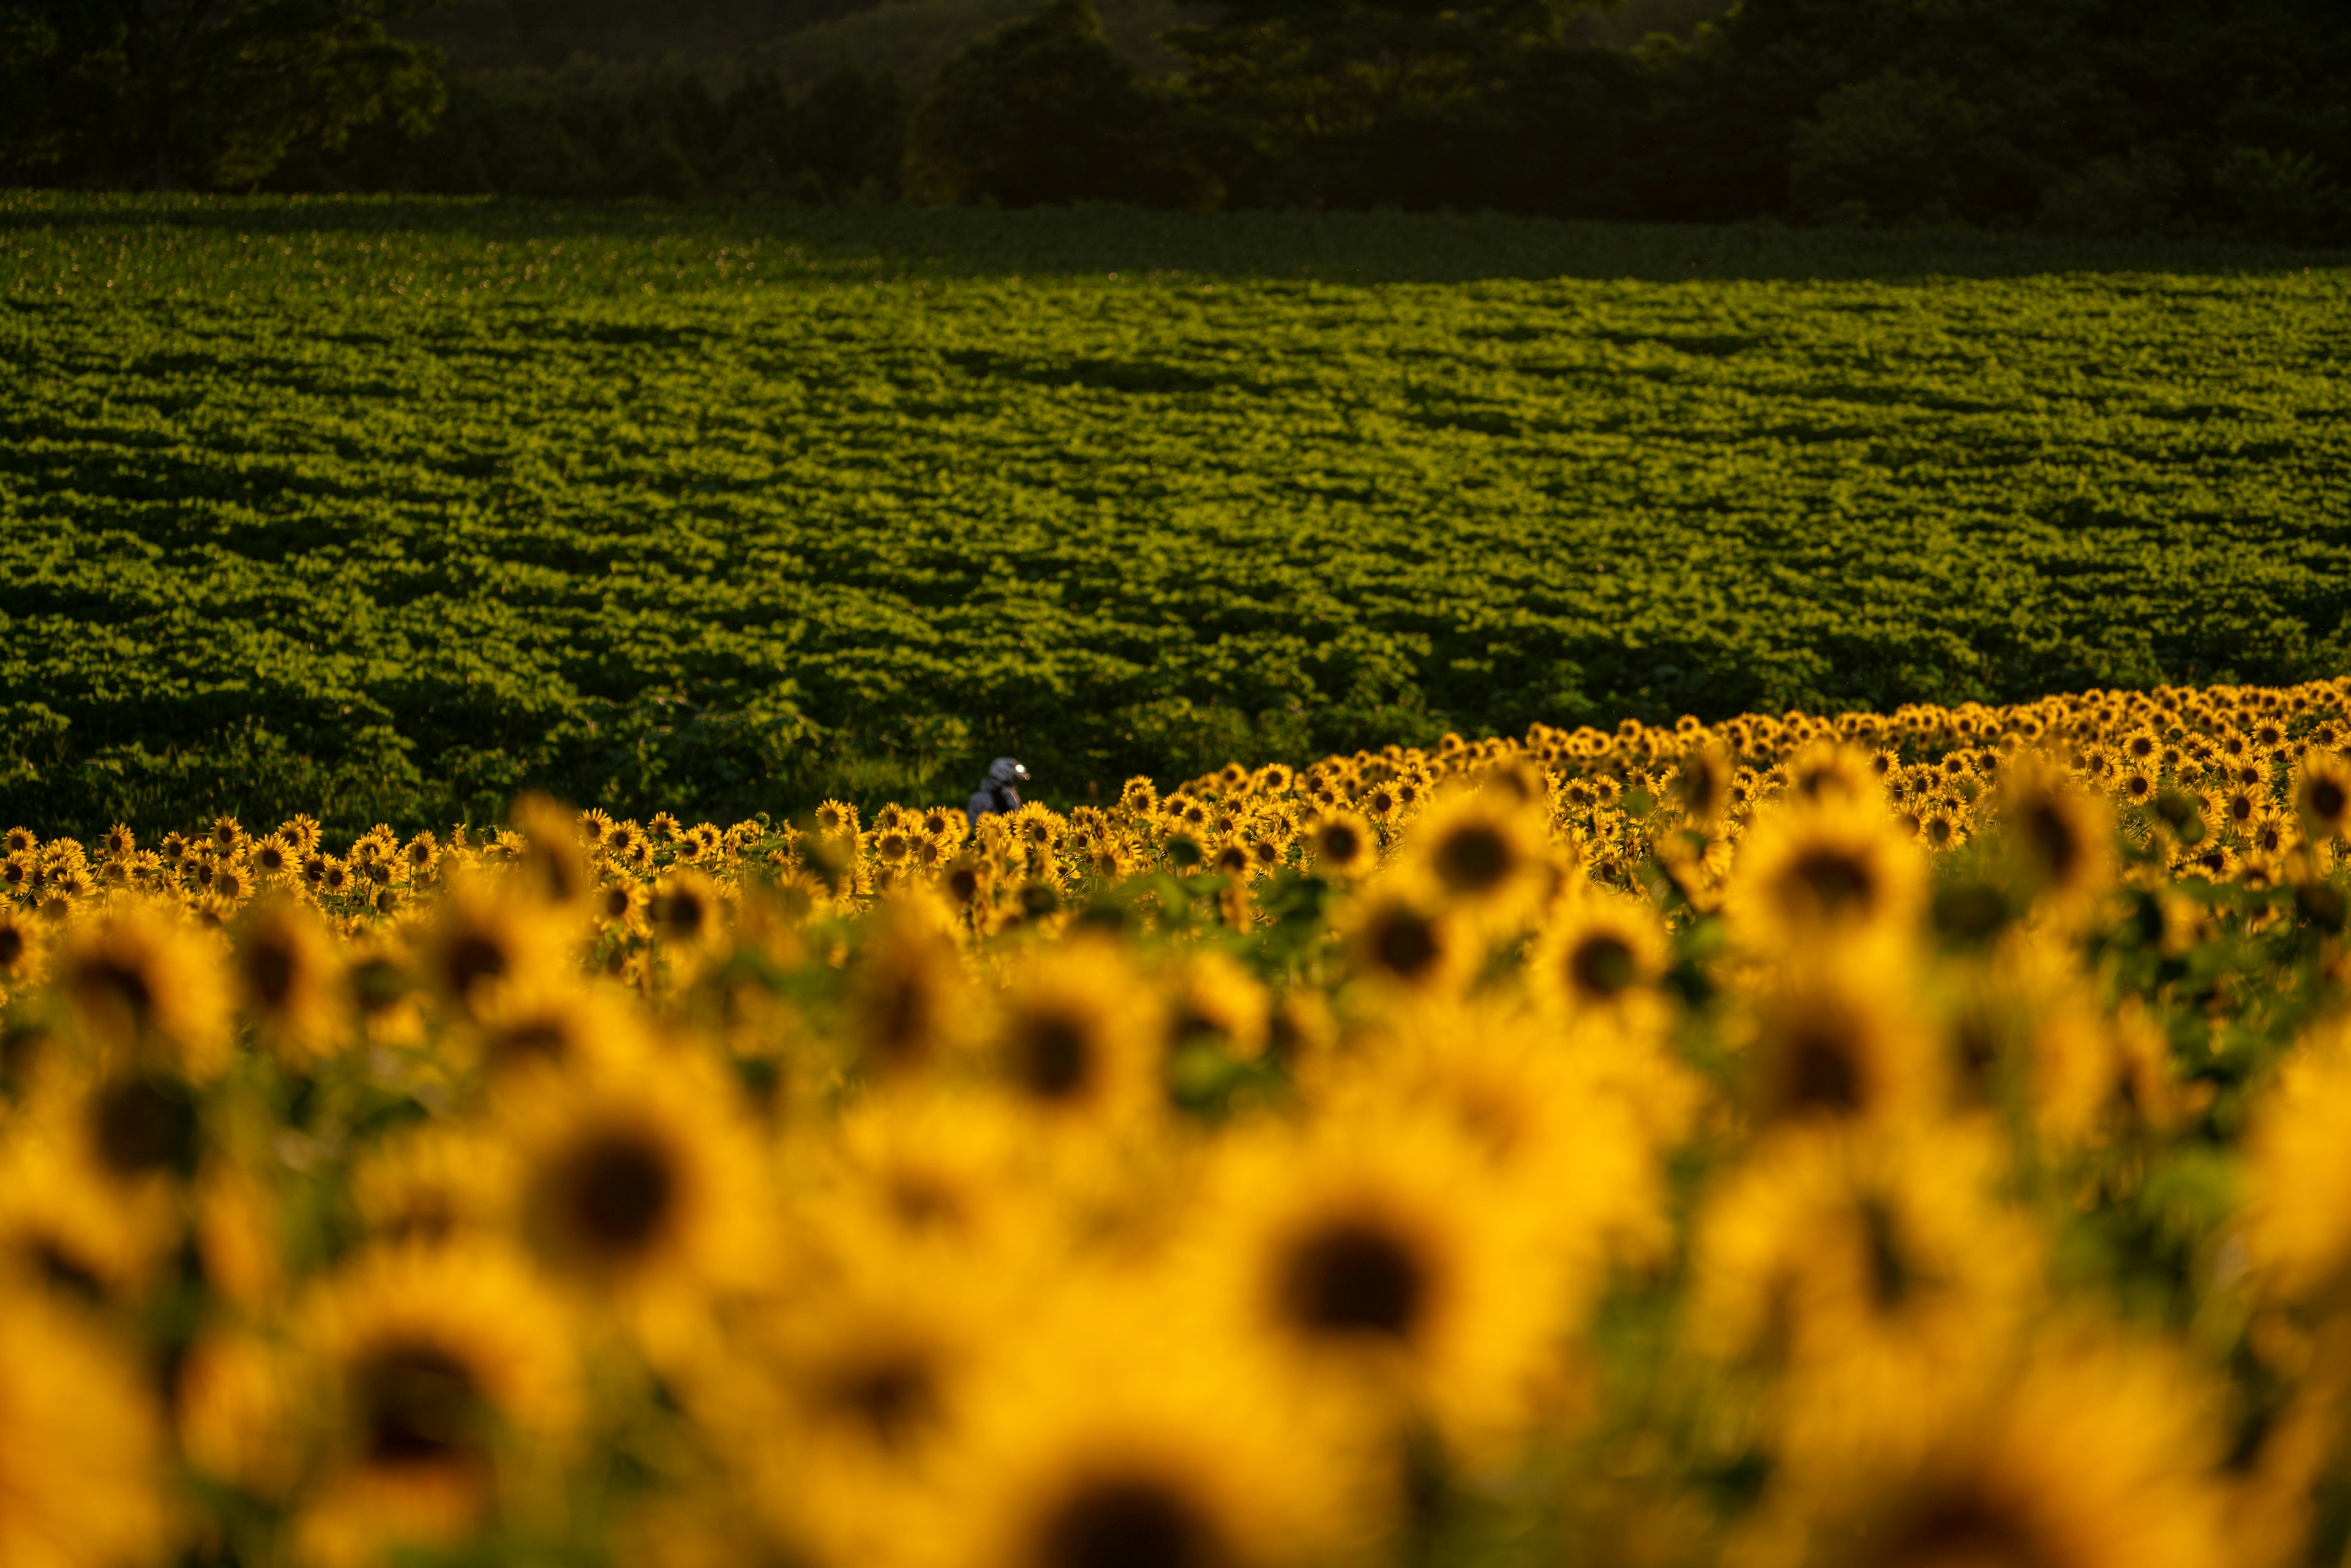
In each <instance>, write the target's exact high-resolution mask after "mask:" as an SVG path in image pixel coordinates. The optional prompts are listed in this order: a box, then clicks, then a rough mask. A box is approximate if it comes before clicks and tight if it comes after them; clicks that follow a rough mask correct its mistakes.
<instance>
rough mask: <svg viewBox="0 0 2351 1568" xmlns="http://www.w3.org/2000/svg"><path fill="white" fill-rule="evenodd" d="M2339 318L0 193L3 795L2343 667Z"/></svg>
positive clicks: (1171, 760)
mask: <svg viewBox="0 0 2351 1568" xmlns="http://www.w3.org/2000/svg"><path fill="white" fill-rule="evenodd" d="M2346 323H2351V271H2346V268H2345V267H2344V265H2343V259H2342V257H2340V256H2331V255H2328V254H2326V253H2311V252H2267V251H2259V250H2229V249H2221V248H2215V247H2210V246H2111V245H2110V246H2085V245H2061V244H2054V243H2051V242H2043V241H2035V240H2029V239H2022V238H2015V237H2010V238H2004V239H1991V238H1983V237H1980V236H1979V237H1968V236H1954V235H1840V234H1831V233H1821V232H1786V231H1772V230H1768V229H1761V228H1735V229H1719V228H1715V229H1708V228H1696V227H1692V228H1687V229H1674V228H1639V227H1608V226H1602V225H1562V224H1550V223H1539V222H1532V221H1527V220H1512V219H1501V218H1477V217H1468V216H1464V217H1459V218H1452V219H1444V218H1437V217H1407V216H1402V215H1390V216H1379V215H1373V214H1354V215H1348V214H1222V215H1218V216H1216V217H1214V218H1188V217H1185V216H1182V215H1178V214H1136V213H1129V212H1120V211H1116V210H1090V211H1075V212H1064V213H994V214H990V213H980V212H952V213H936V214H926V213H922V212H915V211H903V210H889V211H883V212H877V213H871V214H858V213H842V212H833V213H808V212H798V211H794V210H791V209H776V208H771V207H767V206H756V205H740V206H731V207H696V208H669V207H658V206H639V205H605V206H596V205H582V206H549V205H538V204H496V203H462V202H390V201H350V202H313V203H306V204H298V203H288V202H284V201H277V202H272V201H258V200H257V201H229V200H217V199H215V200H199V199H193V198H183V199H173V200H165V199H161V198H156V199H121V198H103V197H97V196H72V195H62V196H60V195H37V194H16V195H7V196H0V364H5V367H6V374H5V375H0V819H5V820H6V821H26V822H30V823H32V824H34V825H35V826H36V827H37V828H38V829H39V830H40V831H43V832H44V833H57V832H70V833H74V834H77V835H78V836H79V837H82V838H84V839H86V840H87V839H94V838H95V837H96V836H97V835H98V834H99V833H100V832H102V831H104V830H105V829H106V828H107V827H108V826H109V825H110V823H112V822H113V821H118V820H120V821H128V822H131V823H132V824H133V825H134V826H139V827H142V828H149V829H155V830H160V829H162V828H163V827H166V826H169V825H171V824H172V823H175V822H183V821H193V820H195V819H198V818H200V817H201V818H209V817H211V816H214V815H216V814H219V813H221V812H224V811H226V812H230V813H232V814H237V815H241V816H244V817H246V818H248V819H252V820H263V819H266V820H267V821H279V820H281V819H283V818H284V817H287V816H290V815H292V814H294V813H295V812H298V811H307V812H310V813H312V814H314V815H317V816H319V818H320V820H321V821H325V822H327V823H328V824H329V825H330V826H334V827H337V828H339V829H342V830H347V831H359V830H363V829H365V828H367V827H368V826H370V825H371V824H372V823H374V822H377V821H389V822H392V823H393V824H394V825H395V826H398V827H401V828H402V829H403V830H404V831H413V830H414V829H416V828H419V827H423V826H427V825H432V824H436V823H445V822H448V821H457V820H466V821H474V822H476V823H482V822H494V821H498V820H501V819H502V817H503V813H504V810H505V806H506V803H507V800H509V799H510V798H511V797H512V795H514V794H515V793H517V791H519V790H521V789H527V788H533V787H536V788H539V789H546V790H549V792H552V793H554V794H557V795H559V796H561V797H562V798H565V799H568V800H596V801H599V802H601V803H603V804H606V805H608V806H611V807H612V808H614V809H616V810H622V811H623V812H624V813H627V814H633V815H637V816H646V817H649V816H650V815H652V814H653V812H655V811H657V810H670V811H674V812H677V813H680V814H684V813H688V812H693V813H697V814H702V815H707V816H710V817H712V818H714V819H716V820H719V821H734V820H736V819H737V818H740V817H744V816H748V815H750V814H751V813H753V812H755V811H757V810H773V809H775V808H776V806H777V804H778V802H779V801H786V800H789V801H797V802H806V801H810V800H818V799H821V798H823V797H824V796H826V795H839V796H841V798H843V799H847V800H854V801H856V802H857V803H858V804H860V805H861V806H862V807H864V808H865V809H866V810H868V811H871V810H873V809H874V808H875V807H878V806H879V805H881V804H882V803H883V801H885V800H891V799H897V800H940V799H949V800H956V799H961V798H962V797H963V795H964V793H965V792H966V791H967V790H968V789H969V788H970V786H971V780H972V779H973V778H976V777H977V774H978V772H979V770H980V769H982V768H985V767H986V765H987V760H988V759H989V758H992V757H996V756H1001V755H1007V754H1009V755H1015V756H1019V758H1022V760H1023V761H1025V762H1027V763H1028V764H1029V766H1030V768H1031V770H1032V771H1033V772H1034V773H1035V775H1036V777H1037V779H1039V781H1040V785H1041V786H1042V787H1043V788H1044V789H1046V790H1047V791H1048V792H1049V798H1050V800H1052V801H1053V802H1054V803H1056V804H1059V805H1061V806H1064V807H1067V806H1072V805H1076V804H1079V803H1081V802H1092V803H1094V804H1102V803H1104V802H1105V801H1107V800H1108V799H1110V798H1111V797H1113V796H1114V795H1115V794H1116V792H1117V789H1118V788H1119V781H1120V780H1122V779H1125V778H1127V777H1129V776H1131V775H1133V774H1136V773H1148V774H1151V775H1153V776H1154V777H1155V778H1158V779H1161V780H1163V782H1164V781H1165V780H1167V779H1174V778H1177V777H1182V776H1185V775H1187V774H1191V773H1194V772H1197V771H1201V770H1203V769H1206V768H1211V767H1215V766H1217V765H1219V764H1221V763H1223V762H1224V761H1225V760H1227V759H1228V758H1236V757H1238V758H1243V759H1244V760H1247V761H1249V762H1250V763H1251V764H1252V765H1255V764H1259V763H1264V762H1268V761H1273V760H1282V761H1287V762H1289V763H1291V764H1293V765H1299V764H1303V763H1305V762H1307V761H1310V760H1311V759H1312V758H1315V757H1317V756H1321V755H1323V754H1325V753H1328V752H1332V751H1340V752H1346V751H1353V750H1354V749H1355V748H1357V747H1379V746H1381V745H1384V744H1386V743H1389V742H1396V743H1399V744H1415V745H1420V746H1423V747H1429V746H1433V745H1435V743H1436V742H1437V737H1439V736H1441V735H1443V734H1444V733H1446V732H1447V731H1448V730H1450V731H1454V732H1457V733H1459V734H1461V735H1465V736H1479V735H1488V734H1520V733H1523V732H1524V731H1525V729H1526V727H1527V726H1528V725H1530V724H1531V723H1534V722H1537V721H1541V722H1543V723H1548V724H1559V725H1565V726H1567V727H1574V726H1576V725H1578V724H1584V723H1590V724H1595V725H1613V724H1614V723H1616V722H1617V721H1618V720H1619V719H1620V718H1622V717H1625V716H1628V715H1630V716H1637V717H1640V718H1642V719H1644V720H1646V721H1648V722H1651V723H1670V722H1672V721H1673V720H1674V719H1675V718H1676V717H1677V716H1680V715H1681V714H1683V713H1692V714H1696V715H1698V716H1700V717H1703V718H1707V719H1710V720H1719V719H1725V718H1728V717H1729V716H1732V715H1734V714H1736V713H1739V712H1740V711H1744V710H1753V711H1759V712H1769V713H1782V712H1785V711H1786V710H1787V709H1789V708H1792V707H1794V708H1801V709H1803V710H1806V711H1813V712H1834V711H1840V710H1843V709H1845V708H1849V707H1870V708H1874V709H1876V711H1879V712H1881V713H1884V712H1890V711H1892V710H1893V709H1894V708H1895V707H1896V706H1899V705H1900V704H1902V703H1904V702H1909V701H1936V702H1943V703H1956V702H1959V701H1960V700H1962V699H1965V698H1975V699H1978V700H1981V701H1987V702H1990V701H2001V700H2006V701H2020V700H2024V699H2028V698H2031V697H2034V696H2037V695H2040V694H2042V693H2043V692H2048V691H2062V690H2075V689H2081V688H2085V687H2089V686H2113V685H2131V686H2144V685H2154V684H2156V683H2158V682H2162V681H2166V680H2169V681H2179V682H2212V681H2260V682H2264V683H2272V684H2274V683H2282V682H2290V681H2294V680H2300V679H2304V678H2307V677H2310V676H2314V675H2329V674H2336V673H2339V672H2340V671H2342V670H2344V669H2346V668H2351V647H2346V642H2345V638H2346V630H2345V628H2346V615H2351V596H2347V595H2351V588H2346V574H2345V573H2344V572H2343V571H2342V570H2341V569H2340V568H2341V562H2342V561H2343V559H2346V555H2351V510H2346V507H2351V502H2346V486H2344V485H2343V484H2342V482H2341V476H2342V475H2343V474H2344V473H2345V472H2346V471H2351V402H2346V392H2345V385H2344V378H2343V376H2342V374H2341V366H2342V364H2343V362H2344V361H2345V359H2346V355H2351V326H2347V325H2346ZM1090 789H1091V791H1092V792H1091V793H1090V792H1089V791H1090Z"/></svg>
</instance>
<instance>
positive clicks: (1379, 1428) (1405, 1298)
mask: <svg viewBox="0 0 2351 1568" xmlns="http://www.w3.org/2000/svg"><path fill="white" fill-rule="evenodd" d="M1217 1161H1218V1163H1217V1171H1216V1173H1215V1176H1214V1177H1213V1178H1212V1182H1211V1187H1210V1191H1211V1196H1210V1197H1209V1198H1208V1199H1207V1202H1206V1203H1205V1204H1204V1206H1203V1208H1202V1213H1201V1217H1200V1219H1199V1221H1198V1224H1199V1234H1200V1235H1201V1236H1202V1237H1203V1238H1204V1239H1212V1240H1213V1249H1210V1250H1206V1251H1204V1253H1203V1256H1202V1257H1201V1259H1200V1260H1199V1261H1198V1262H1197V1263H1196V1264H1195V1265H1194V1268H1195V1270H1196V1278H1195V1280H1194V1281H1193V1282H1192V1284H1191V1285H1190V1287H1189V1288H1191V1289H1195V1290H1198V1291H1201V1292H1202V1296H1201V1298H1200V1299H1201V1301H1202V1303H1203V1307H1204V1310H1205V1311H1206V1312H1207V1314H1208V1316H1207V1320H1206V1321H1207V1322H1208V1323H1209V1324H1211V1325H1213V1327H1212V1330H1211V1332H1214V1333H1219V1334H1222V1335H1228V1336H1230V1337H1231V1339H1232V1340H1233V1341H1234V1343H1237V1344H1238V1345H1241V1346H1243V1347H1246V1354H1247V1355H1248V1357H1249V1360H1250V1361H1252V1362H1254V1363H1255V1364H1257V1365H1259V1367H1261V1368H1262V1371H1260V1372H1254V1373H1249V1374H1246V1375H1249V1376H1251V1377H1263V1378H1267V1379H1270V1380H1272V1381H1271V1383H1270V1385H1269V1386H1270V1388H1271V1389H1273V1390H1276V1391H1282V1390H1286V1391H1288V1392H1287V1393H1286V1394H1285V1395H1284V1397H1285V1398H1286V1399H1288V1400H1290V1401H1295V1402H1298V1403H1299V1404H1300V1406H1301V1408H1302V1409H1305V1410H1308V1411H1310V1412H1312V1413H1314V1414H1315V1415H1316V1416H1317V1417H1318V1418H1328V1419H1331V1420H1333V1421H1336V1422H1337V1423H1339V1425H1340V1426H1341V1427H1342V1428H1353V1429H1356V1430H1359V1431H1362V1432H1363V1433H1364V1435H1365V1437H1370V1438H1373V1439H1374V1440H1377V1437H1378V1435H1379V1434H1380V1433H1383V1432H1391V1433H1392V1432H1395V1431H1397V1430H1398V1429H1399V1428H1397V1427H1395V1426H1394V1423H1395V1422H1398V1421H1401V1420H1403V1419H1405V1418H1406V1417H1407V1416H1418V1417H1420V1418H1423V1419H1426V1420H1428V1421H1430V1422H1433V1423H1434V1424H1435V1425H1436V1426H1437V1428H1438V1429H1439V1430H1440V1431H1442V1432H1443V1433H1444V1434H1445V1435H1446V1436H1447V1438H1448V1439H1449V1440H1451V1441H1452V1442H1453V1443H1455V1444H1456V1445H1457V1446H1458V1447H1459V1448H1462V1449H1463V1450H1464V1451H1466V1452H1471V1453H1477V1452H1483V1451H1487V1450H1489V1448H1490V1447H1491V1446H1492V1445H1493V1444H1495V1443H1497V1442H1498V1441H1500V1440H1502V1439H1504V1438H1506V1437H1508V1436H1510V1434H1514V1433H1517V1432H1520V1431H1522V1430H1523V1429H1524V1427H1525V1426H1526V1425H1527V1424H1528V1423H1529V1422H1530V1421H1531V1420H1533V1419H1534V1418H1535V1416H1537V1414H1538V1413H1539V1411H1540V1410H1541V1407H1542V1401H1543V1399H1544V1397H1545V1396H1546V1395H1548V1394H1549V1393H1551V1392H1552V1383H1553V1379H1554V1378H1555V1376H1556V1375H1557V1374H1558V1372H1559V1366H1558V1364H1557V1362H1556V1359H1555V1357H1556V1354H1557V1352H1556V1348H1555V1342H1554V1335H1555V1334H1556V1333H1557V1332H1558V1330H1559V1329H1560V1327H1561V1326H1562V1316H1563V1314H1564V1312H1565V1308H1566V1301H1565V1294H1564V1286H1565V1279H1564V1271H1565V1269H1566V1267H1567V1260H1566V1259H1564V1258H1562V1256H1561V1255H1560V1254H1559V1252H1558V1251H1557V1249H1551V1248H1545V1247H1542V1246H1540V1245H1531V1243H1534V1242H1536V1241H1537V1240H1538V1239H1539V1238H1540V1236H1541V1229H1540V1228H1539V1227H1538V1226H1537V1225H1536V1224H1535V1223H1534V1220H1535V1217H1534V1215H1532V1214H1531V1212H1530V1211H1529V1209H1528V1208H1527V1207H1526V1206H1525V1204H1524V1203H1523V1202H1518V1201H1512V1194H1511V1192H1510V1188H1509V1187H1508V1186H1506V1185H1505V1184H1502V1183H1500V1182H1499V1181H1498V1180H1497V1178H1496V1174H1495V1170H1494V1167H1493V1166H1492V1165H1491V1164H1490V1162H1489V1158H1488V1157H1487V1156H1486V1155H1483V1154H1481V1153H1480V1152H1479V1149H1478V1147H1477V1146H1476V1145H1474V1144H1473V1143H1471V1142H1470V1140H1469V1139H1468V1138H1467V1137H1465V1136H1464V1135H1463V1134H1462V1133H1461V1132H1460V1131H1459V1130H1458V1125H1457V1124H1454V1123H1452V1122H1451V1121H1449V1120H1448V1119H1447V1118H1443V1117H1438V1116H1435V1115H1429V1114H1425V1113H1421V1114H1415V1113H1409V1112H1407V1113H1405V1114H1402V1115H1395V1116H1384V1117H1376V1118H1375V1117H1371V1116H1365V1115H1357V1116H1353V1117H1347V1118H1340V1119H1334V1120H1332V1121H1330V1122H1326V1123H1324V1124H1321V1125H1319V1126H1317V1127H1315V1128H1312V1129H1309V1130H1293V1129H1290V1128H1288V1127H1282V1126H1278V1125H1277V1126H1266V1127H1263V1128H1259V1129H1253V1130H1250V1131H1246V1132H1241V1133H1237V1134H1233V1135H1232V1136H1230V1137H1229V1138H1228V1139H1227V1140H1226V1142H1225V1143H1224V1145H1222V1147H1221V1148H1220V1150H1219V1152H1218V1156H1217Z"/></svg>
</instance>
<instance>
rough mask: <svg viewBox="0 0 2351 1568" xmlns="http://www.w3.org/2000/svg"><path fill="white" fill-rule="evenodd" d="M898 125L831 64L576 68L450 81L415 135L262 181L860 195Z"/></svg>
mask: <svg viewBox="0 0 2351 1568" xmlns="http://www.w3.org/2000/svg"><path fill="white" fill-rule="evenodd" d="M904 133H905V104H904V99H903V97H902V95H901V94H900V92H899V90H898V88H897V86H896V84H895V83H894V82H893V81H892V80H890V78H887V77H869V76H864V75H860V74H858V73H855V72H850V71H841V72H836V73H834V74H833V75H831V76H829V77H827V78H824V79H823V80H821V81H819V82H817V83H816V84H815V85H814V86H813V87H812V88H810V89H809V90H808V91H807V92H805V93H797V94H795V93H789V92H788V91H787V90H786V89H785V87H784V85H783V83H782V81H781V79H780V78H778V77H776V76H774V75H772V74H765V73H761V74H754V75H751V76H749V77H747V78H743V79H741V80H739V81H738V82H737V83H736V84H735V86H734V87H733V89H731V90H729V91H727V92H725V93H723V94H721V93H717V92H715V91H713V90H712V89H711V88H710V87H709V86H707V85H706V84H705V82H704V80H703V79H702V78H700V77H698V76H695V75H691V74H686V73H681V72H674V71H665V70H653V71H641V70H606V69H601V68H579V69H574V70H569V71H565V72H562V73H558V74H556V75H554V76H552V77H549V78H540V79H538V80H535V81H534V82H533V83H532V84H531V85H530V86H529V88H528V89H527V90H525V89H508V88H500V89H485V88H481V87H475V86H470V85H460V86H458V87H457V88H455V89H454V90H453V91H452V93H451V96H450V103H449V110H448V112H447V113H446V114H444V115H443V116H442V117H441V119H440V120H438V121H437V122H435V124H434V127H433V129H432V131H430V132H429V133H428V134H426V135H423V136H422V137H417V136H410V135H406V134H403V133H402V132H400V131H397V130H396V129H394V128H392V127H388V126H387V127H380V128H376V129H374V130H373V131H368V132H362V133H360V134H359V135H356V136H354V137H352V138H351V140H350V146H349V147H348V148H347V149H345V150H344V151H342V152H340V153H331V154H330V153H327V152H322V151H319V150H316V149H306V150H305V151H304V152H301V153H299V154H298V155H297V156H296V157H294V158H293V159H290V160H289V161H288V162H287V164H286V165H285V166H284V167H282V168H281V169H280V170H279V171H278V172H277V174H276V175H275V177H274V178H273V179H272V180H271V182H270V184H271V185H272V187H273V188H275V189H278V190H284V191H344V190H353V189H357V190H370V191H434V192H441V193H455V194H465V195H519V196H536V197H554V198H566V197H569V198H590V199H602V198H613V197H627V196H656V197H661V198H663V199H665V200H669V201H690V200H695V199H703V198H708V197H713V196H726V197H744V198H760V197H764V198H776V197H781V198H784V199H787V200H794V201H803V202H839V203H852V204H856V203H872V202H874V201H879V200H883V199H886V198H887V197H889V196H892V195H894V194H895V193H896V191H897V183H898V164H899V161H900V156H901V151H902V148H903V144H904Z"/></svg>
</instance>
